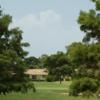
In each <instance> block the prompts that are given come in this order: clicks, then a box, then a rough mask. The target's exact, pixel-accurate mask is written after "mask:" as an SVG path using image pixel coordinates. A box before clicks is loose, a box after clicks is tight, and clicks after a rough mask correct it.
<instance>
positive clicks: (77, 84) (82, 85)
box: [70, 78, 98, 96]
mask: <svg viewBox="0 0 100 100" xmlns="http://www.w3.org/2000/svg"><path fill="white" fill-rule="evenodd" d="M97 89H98V84H97V80H95V79H91V78H81V79H79V80H75V81H73V82H72V84H71V85H70V95H74V96H78V95H79V94H80V93H81V94H85V92H87V91H88V92H90V93H95V92H96V91H97Z"/></svg>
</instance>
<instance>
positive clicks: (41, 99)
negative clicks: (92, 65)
mask: <svg viewBox="0 0 100 100" xmlns="http://www.w3.org/2000/svg"><path fill="white" fill-rule="evenodd" d="M69 85H70V82H63V83H62V84H59V82H51V83H49V82H35V87H36V88H37V92H36V93H32V91H29V92H28V93H27V94H21V93H11V94H7V95H6V96H4V95H1V96H0V100H99V99H98V98H90V99H88V98H82V97H72V96H67V94H66V93H67V91H68V87H69Z"/></svg>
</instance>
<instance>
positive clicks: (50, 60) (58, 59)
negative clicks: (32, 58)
mask: <svg viewBox="0 0 100 100" xmlns="http://www.w3.org/2000/svg"><path fill="white" fill-rule="evenodd" d="M67 64H68V60H67V56H66V54H65V53H63V52H57V54H54V55H51V56H48V57H47V59H46V60H45V65H46V66H47V68H48V71H49V75H50V77H51V76H52V77H53V78H52V79H53V80H59V81H60V83H61V82H62V79H63V78H64V76H65V74H68V73H66V69H67V68H66V67H68V66H67ZM65 65H66V66H65Z"/></svg>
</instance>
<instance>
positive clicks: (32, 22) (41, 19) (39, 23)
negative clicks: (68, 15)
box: [11, 10, 62, 30]
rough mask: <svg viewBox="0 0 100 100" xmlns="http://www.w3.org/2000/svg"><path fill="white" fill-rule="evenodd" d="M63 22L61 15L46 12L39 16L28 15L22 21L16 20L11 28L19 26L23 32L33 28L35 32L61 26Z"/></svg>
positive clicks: (49, 11) (50, 11) (51, 11)
mask: <svg viewBox="0 0 100 100" xmlns="http://www.w3.org/2000/svg"><path fill="white" fill-rule="evenodd" d="M61 22H62V18H61V15H59V14H57V13H56V12H55V11H53V10H46V11H42V12H40V13H38V14H28V15H26V16H24V17H23V18H21V19H16V20H14V22H13V24H12V25H11V26H12V27H15V26H19V27H20V28H21V29H23V30H26V29H31V28H32V29H35V30H36V29H38V30H46V29H50V28H51V27H52V28H53V27H56V26H59V25H60V24H61ZM55 25H56V26H55Z"/></svg>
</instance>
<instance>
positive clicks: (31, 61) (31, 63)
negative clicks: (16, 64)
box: [25, 57, 40, 68]
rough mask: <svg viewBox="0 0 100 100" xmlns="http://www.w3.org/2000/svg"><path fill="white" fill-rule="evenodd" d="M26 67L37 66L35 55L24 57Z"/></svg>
mask: <svg viewBox="0 0 100 100" xmlns="http://www.w3.org/2000/svg"><path fill="white" fill-rule="evenodd" d="M25 62H26V64H27V67H28V68H39V66H38V65H39V63H40V61H39V59H38V58H36V57H28V58H26V59H25Z"/></svg>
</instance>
